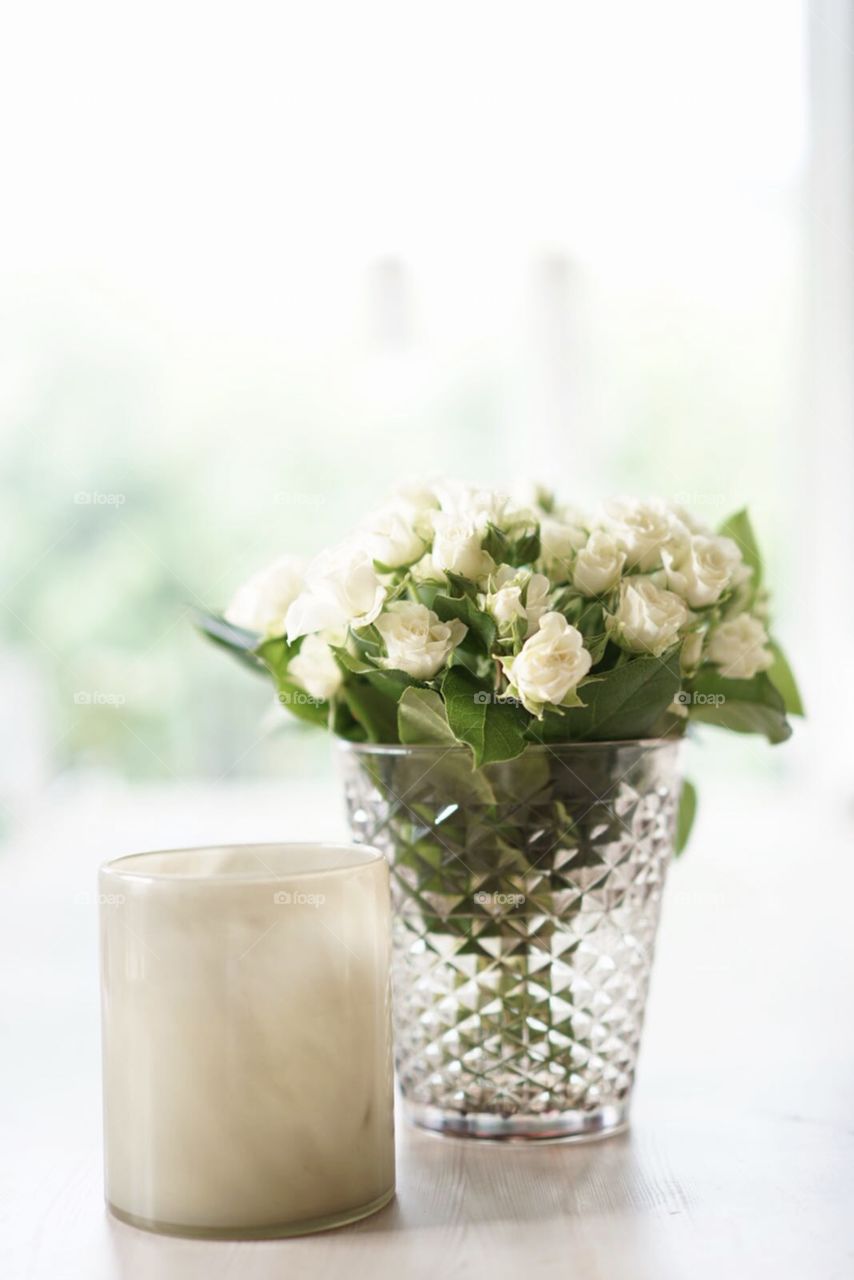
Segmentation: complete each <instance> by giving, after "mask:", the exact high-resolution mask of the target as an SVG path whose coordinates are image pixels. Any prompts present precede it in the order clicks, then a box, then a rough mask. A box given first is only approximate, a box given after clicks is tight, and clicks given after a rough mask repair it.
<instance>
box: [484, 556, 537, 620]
mask: <svg viewBox="0 0 854 1280" xmlns="http://www.w3.org/2000/svg"><path fill="white" fill-rule="evenodd" d="M490 582H491V585H492V587H493V590H492V591H490V592H487V593H486V594H484V595H480V596H478V604H479V605H480V607H481V609H483V610H485V612H486V613H488V614H490V616H491V617H493V618H494V619H495V621H496V622H497V623H498V626H499V628H505V629H509V628H510V627H511V626H512V624H513V621H514V620H515V619H516V618H521V619H524V621H525V622H526V623H527V626H526V628H525V634H526V635H533V633H534V632H535V631H536V630H537V627H538V626H539V623H540V618H541V617H542V615H543V614H544V613H545V612H546V610H547V608H548V599H549V595H550V594H551V583H550V582H549V580H548V578H546V577H545V576H544V575H543V574H542V573H531V572H530V570H528V569H514V568H513V566H512V565H509V564H503V565H501V567H500V568H499V569H498V571H497V572H496V573H495V575H494V576H493V577H492V578H491V579H490Z"/></svg>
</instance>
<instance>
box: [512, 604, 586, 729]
mask: <svg viewBox="0 0 854 1280" xmlns="http://www.w3.org/2000/svg"><path fill="white" fill-rule="evenodd" d="M501 662H502V665H503V667H504V673H505V675H506V676H507V679H508V681H509V686H510V687H509V691H508V692H509V693H510V694H511V696H513V697H517V698H520V699H521V701H522V703H523V705H524V706H525V707H526V708H527V710H528V711H530V712H531V714H532V715H535V716H539V717H540V718H541V719H542V714H543V707H544V706H546V705H551V706H560V704H561V703H562V702H564V701H565V700H566V698H567V697H568V695H569V694H570V693H571V692H572V691H573V689H575V687H576V685H577V684H578V683H579V682H580V681H581V680H583V679H584V677H585V676H586V675H587V673H588V671H589V670H590V667H591V665H592V663H593V659H592V658H591V656H590V654H589V653H588V652H587V650H586V649H585V648H584V637H583V636H582V634H581V632H580V631H577V630H576V628H575V627H571V626H570V625H569V623H568V622H567V620H566V618H564V617H563V615H562V614H560V613H544V614H543V616H542V617H541V618H540V627H539V630H538V631H537V633H536V635H533V636H531V638H530V639H529V640H526V641H525V643H524V644H523V646H522V649H521V651H520V652H519V653H518V654H517V655H516V657H515V658H502V660H501Z"/></svg>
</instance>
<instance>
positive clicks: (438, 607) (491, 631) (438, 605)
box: [433, 595, 496, 654]
mask: <svg viewBox="0 0 854 1280" xmlns="http://www.w3.org/2000/svg"><path fill="white" fill-rule="evenodd" d="M433 611H434V613H436V614H437V615H438V617H439V618H441V620H442V622H450V621H451V620H452V619H454V618H456V619H458V620H459V621H460V622H462V623H464V624H465V626H466V627H468V631H469V634H468V636H466V637H464V639H463V644H465V642H466V641H467V640H469V639H471V640H473V641H475V642H476V644H477V647H478V648H480V649H481V650H482V651H483V652H484V653H487V654H490V653H492V650H493V648H494V646H495V636H496V627H495V623H494V621H493V620H492V618H491V617H490V616H489V614H488V613H484V612H483V611H482V610H481V609H478V607H477V605H476V604H475V602H474V601H473V600H472V599H470V597H469V596H446V595H437V596H436V598H435V600H434V601H433Z"/></svg>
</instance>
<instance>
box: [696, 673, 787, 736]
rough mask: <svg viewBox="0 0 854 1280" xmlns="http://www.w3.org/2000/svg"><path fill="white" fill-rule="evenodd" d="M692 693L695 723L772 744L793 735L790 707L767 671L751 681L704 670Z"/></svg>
mask: <svg viewBox="0 0 854 1280" xmlns="http://www.w3.org/2000/svg"><path fill="white" fill-rule="evenodd" d="M688 692H689V694H690V698H689V701H688V715H689V717H690V719H691V720H701V721H702V722H703V723H704V724H713V725H717V726H718V728H720V729H732V730H734V732H736V733H761V734H764V735H765V737H766V738H767V739H768V741H769V742H772V743H777V742H785V741H786V739H787V738H788V737H790V736H791V733H792V729H791V725H790V724H789V722H788V720H787V719H786V704H785V702H784V701H783V698H782V695H781V694H780V693H778V691H777V689H776V688H775V687H774V685H773V684H772V683H771V681H770V680H769V679H768V676H767V674H766V672H764V671H761V672H760V673H759V674H758V675H755V676H753V678H752V679H751V680H730V679H728V678H727V677H726V676H722V675H719V674H718V672H717V671H715V670H714V668H712V667H703V668H701V669H700V671H699V672H698V674H697V675H696V676H695V678H694V679H693V680H692V681H691V683H690V685H688Z"/></svg>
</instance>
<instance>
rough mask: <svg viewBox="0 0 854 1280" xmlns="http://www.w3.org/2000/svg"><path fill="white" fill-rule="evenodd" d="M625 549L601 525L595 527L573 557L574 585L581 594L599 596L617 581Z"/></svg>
mask: <svg viewBox="0 0 854 1280" xmlns="http://www.w3.org/2000/svg"><path fill="white" fill-rule="evenodd" d="M625 563H626V553H625V551H621V550H620V548H619V547H618V546H617V543H616V541H615V539H614V538H612V537H611V535H610V533H606V532H605V530H604V529H595V530H594V531H593V533H591V535H590V537H589V538H588V540H587V545H586V546H584V547H582V548H581V550H580V551H579V553H578V555H577V556H576V558H575V565H574V566H573V570H572V581H573V584H574V586H575V587H576V588H577V589H578V590H579V591H580V592H581V593H582V594H583V595H585V596H601V595H604V594H605V592H606V591H610V590H611V589H612V588H613V587H615V586H616V585H617V583H618V582H619V581H620V574H621V573H622V572H623V565H624V564H625Z"/></svg>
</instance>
